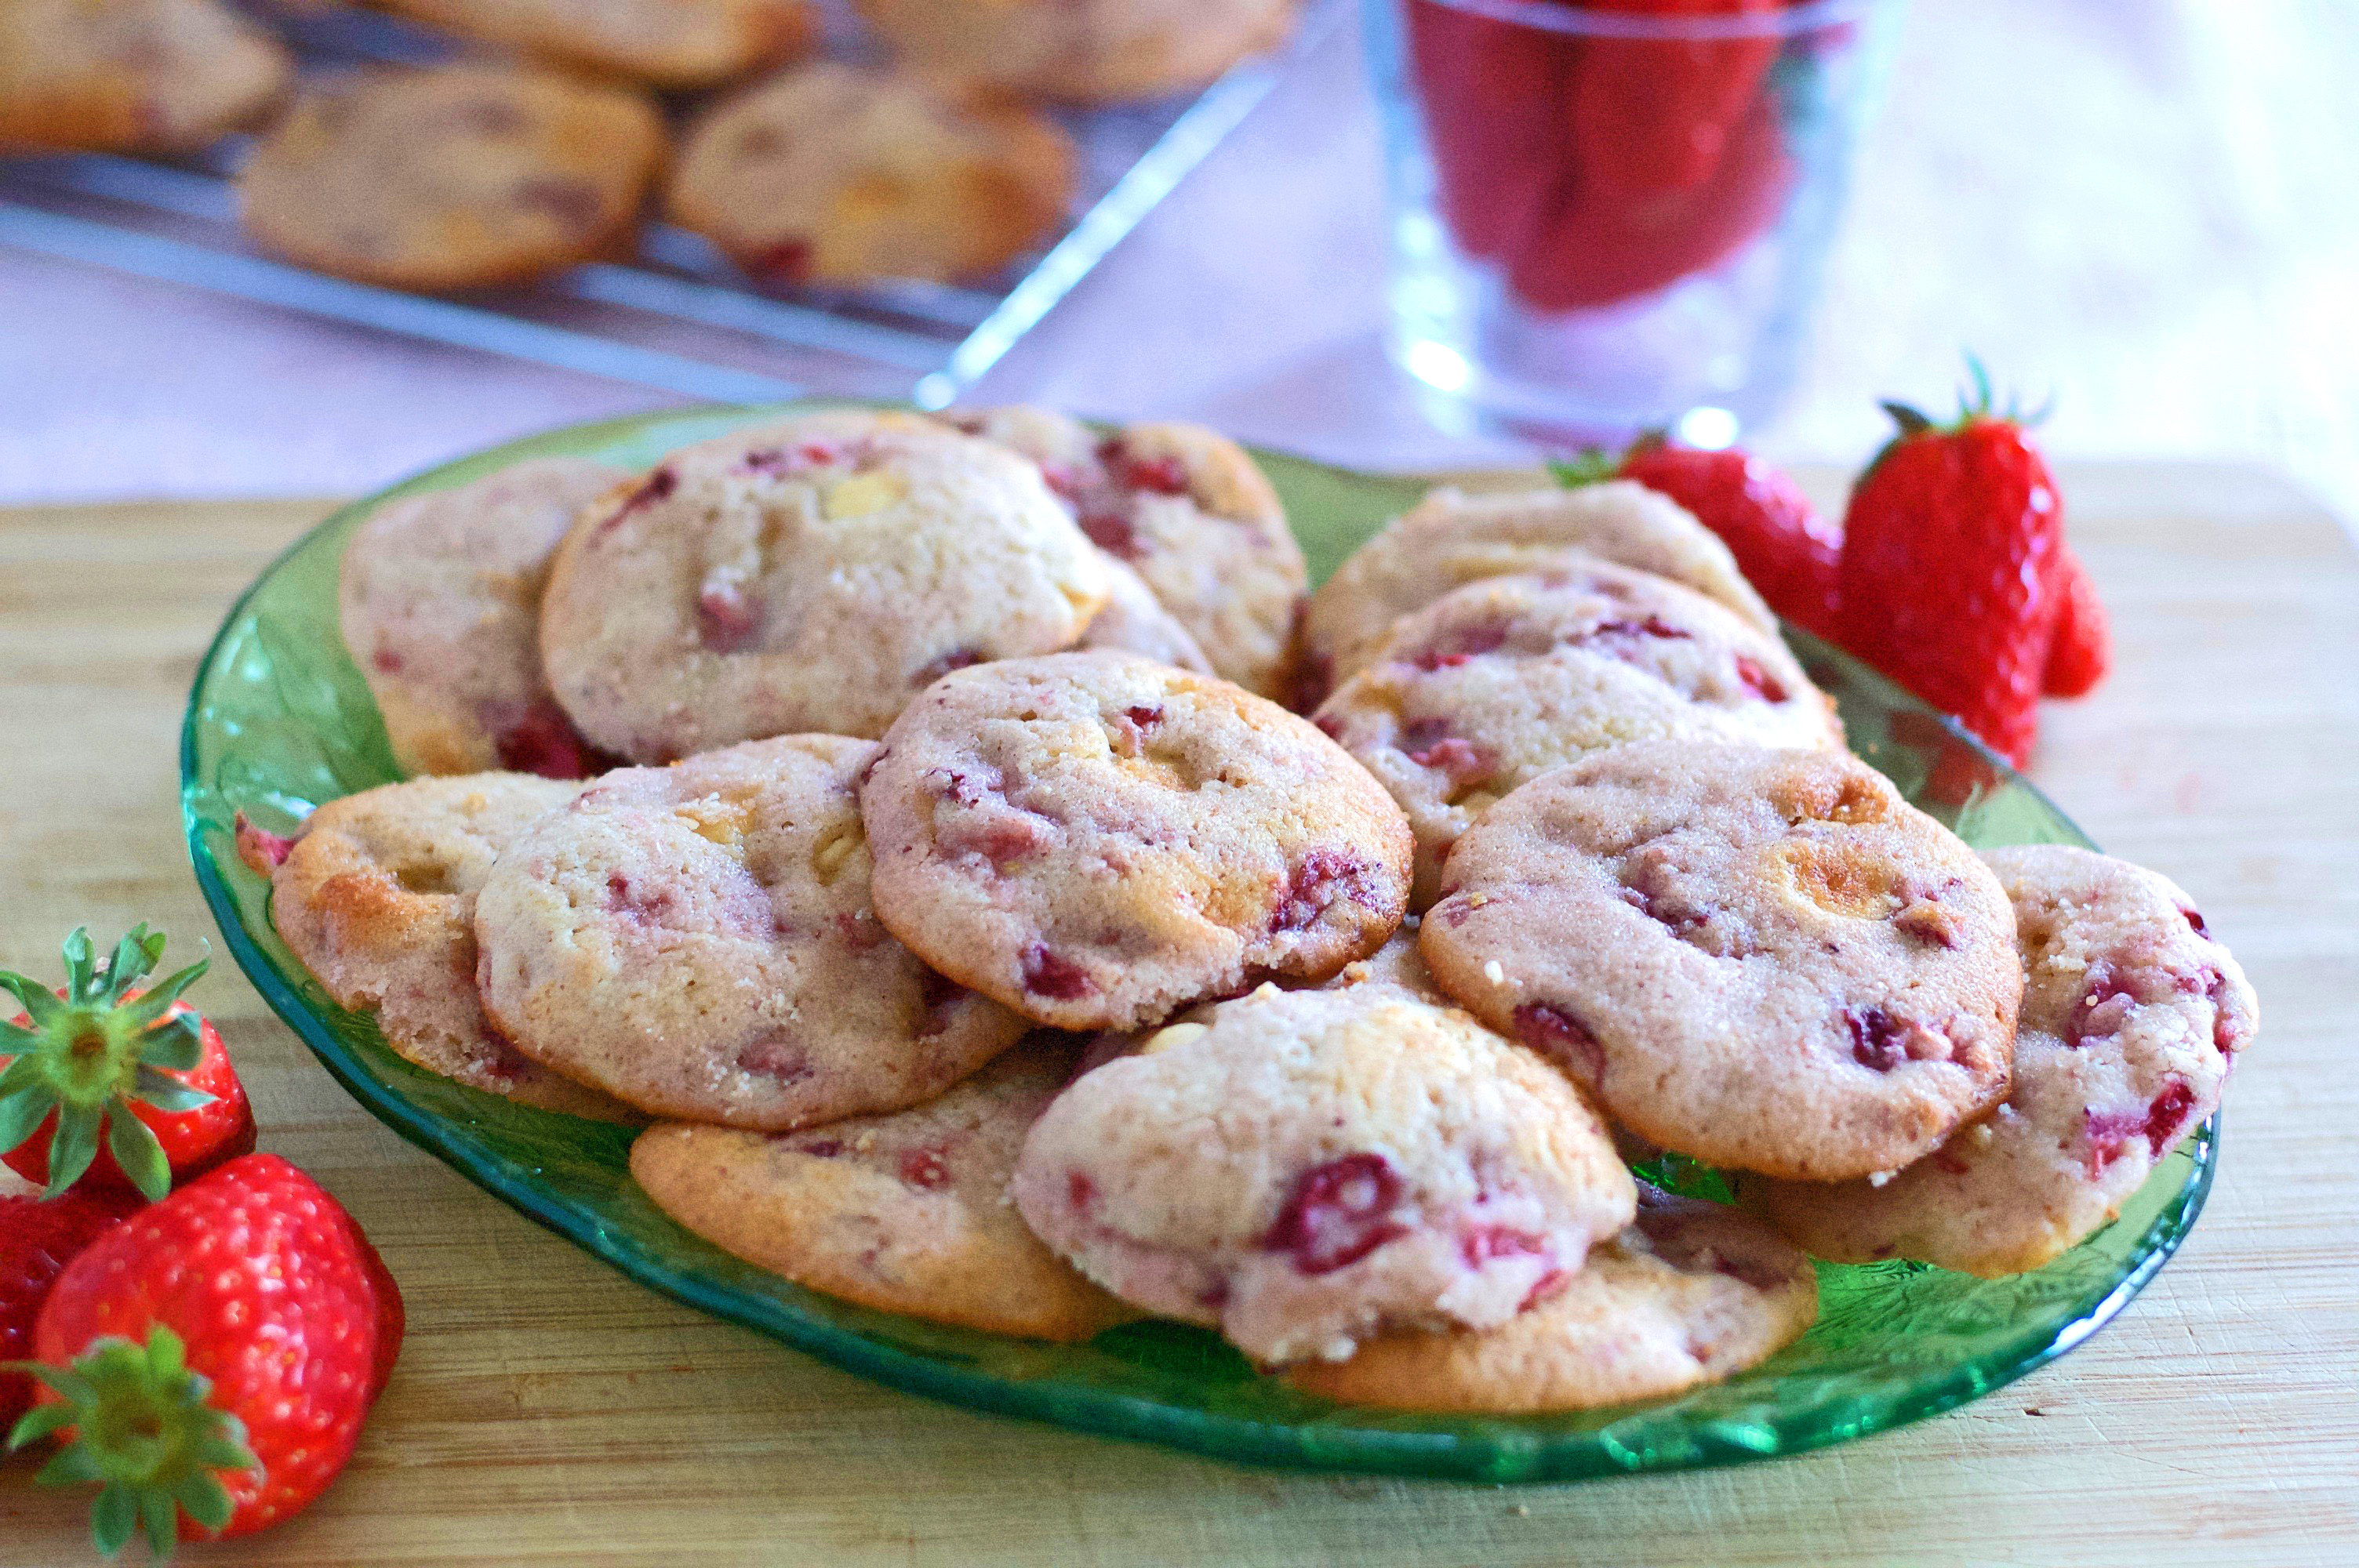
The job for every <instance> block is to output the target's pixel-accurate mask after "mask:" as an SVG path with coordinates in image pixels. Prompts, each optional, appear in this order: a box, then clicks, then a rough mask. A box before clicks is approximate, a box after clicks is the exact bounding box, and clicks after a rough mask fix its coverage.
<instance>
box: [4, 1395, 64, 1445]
mask: <svg viewBox="0 0 2359 1568" xmlns="http://www.w3.org/2000/svg"><path fill="white" fill-rule="evenodd" d="M72 1424H73V1409H72V1407H71V1406H70V1405H35V1406H34V1407H33V1408H32V1409H31V1410H28V1411H26V1412H25V1414H24V1418H23V1419H22V1420H20V1421H19V1422H16V1425H15V1426H14V1427H12V1428H10V1429H9V1432H8V1452H9V1453H11V1454H14V1453H15V1452H16V1450H18V1449H19V1448H25V1447H28V1446H30V1445H31V1444H36V1443H38V1442H39V1441H40V1440H41V1439H43V1438H45V1437H47V1436H49V1434H50V1433H53V1432H55V1431H57V1430H58V1428H60V1427H61V1426H71V1425H72Z"/></svg>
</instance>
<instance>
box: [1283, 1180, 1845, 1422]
mask: <svg viewBox="0 0 2359 1568" xmlns="http://www.w3.org/2000/svg"><path fill="white" fill-rule="evenodd" d="M1818 1313H1819V1281H1818V1275H1817V1272H1816V1271H1814V1270H1813V1269H1812V1268H1811V1267H1810V1260H1809V1259H1808V1258H1805V1257H1803V1256H1802V1254H1801V1253H1799V1252H1798V1251H1796V1250H1795V1249H1793V1248H1792V1247H1790V1246H1788V1244H1787V1243H1786V1242H1784V1241H1783V1240H1781V1239H1779V1238H1778V1237H1777V1235H1776V1234H1775V1233H1773V1232H1771V1231H1770V1230H1768V1229H1767V1227H1764V1226H1762V1225H1761V1224H1760V1223H1759V1222H1757V1221H1756V1220H1752V1219H1748V1218H1747V1217H1745V1216H1744V1215H1741V1214H1737V1213H1735V1212H1734V1211H1733V1210H1730V1209H1726V1208H1723V1207H1721V1206H1719V1205H1717V1204H1708V1203H1699V1202H1697V1201H1695V1200H1694V1199H1692V1198H1679V1197H1673V1196H1671V1195H1669V1194H1668V1193H1664V1192H1659V1191H1658V1190H1657V1189H1655V1188H1653V1187H1648V1186H1641V1187H1640V1188H1639V1189H1638V1216H1637V1218H1636V1220H1634V1221H1633V1222H1632V1223H1631V1225H1630V1227H1629V1228H1627V1229H1625V1230H1624V1231H1623V1232H1622V1233H1621V1234H1620V1235H1618V1236H1615V1237H1614V1238H1612V1239H1610V1240H1606V1241H1601V1242H1599V1243H1598V1244H1597V1245H1596V1246H1595V1247H1593V1248H1591V1249H1590V1251H1589V1258H1588V1260H1587V1261H1586V1262H1584V1263H1583V1264H1582V1267H1581V1271H1580V1272H1578V1273H1576V1274H1574V1275H1573V1276H1572V1277H1571V1279H1570V1280H1567V1281H1565V1282H1564V1286H1563V1288H1562V1289H1561V1290H1560V1291H1558V1292H1556V1293H1555V1294H1554V1295H1551V1296H1549V1298H1548V1299H1547V1300H1546V1301H1543V1302H1541V1303H1538V1305H1536V1306H1534V1307H1533V1308H1532V1309H1531V1310H1530V1311H1529V1312H1527V1313H1521V1314H1517V1316H1515V1317H1513V1318H1511V1319H1509V1320H1508V1321H1507V1322H1506V1323H1505V1324H1503V1325H1500V1326H1499V1327H1497V1328H1492V1329H1485V1330H1484V1331H1482V1332H1480V1333H1471V1332H1468V1331H1466V1330H1463V1329H1460V1330H1456V1331H1452V1332H1448V1333H1441V1334H1432V1333H1426V1334H1394V1335H1386V1336H1384V1337H1383V1338H1380V1339H1375V1340H1372V1341H1370V1342H1369V1343H1368V1344H1366V1345H1364V1346H1361V1347H1360V1349H1359V1351H1358V1353H1357V1354H1355V1355H1354V1356H1353V1357H1352V1358H1351V1359H1350V1360H1348V1361H1339V1362H1320V1361H1307V1362H1303V1363H1301V1364H1299V1365H1297V1366H1295V1367H1292V1368H1288V1372H1287V1376H1288V1379H1289V1380H1290V1381H1291V1382H1292V1383H1293V1384H1294V1386H1295V1387H1297V1388H1299V1389H1301V1390H1304V1391H1306V1392H1308V1393H1313V1394H1321V1395H1323V1396H1325V1397H1326V1398H1328V1399H1331V1400H1342V1401H1343V1402H1344V1403H1347V1404H1355V1405H1376V1406H1380V1407H1387V1408H1391V1409H1395V1410H1430V1411H1567V1410H1589V1409H1593V1408H1594V1407H1596V1406H1599V1405H1618V1404H1627V1403H1630V1402H1632V1401H1633V1400H1658V1399H1665V1398H1668V1397H1669V1396H1670V1395H1673V1394H1677V1393H1681V1392H1684V1391H1685V1390H1689V1389H1692V1388H1695V1387H1697V1386H1698V1385H1700V1384H1703V1383H1712V1382H1718V1381H1719V1380H1720V1379H1723V1378H1726V1377H1728V1376H1729V1375H1730V1374H1731V1373H1734V1372H1741V1371H1743V1370H1744V1369H1745V1368H1747V1367H1751V1366H1755V1365H1756V1364H1758V1363H1759V1362H1761V1361H1764V1360H1767V1358H1768V1357H1770V1356H1772V1355H1774V1354H1776V1353H1777V1351H1778V1350H1781V1349H1783V1348H1784V1347H1785V1346H1788V1345H1790V1344H1792V1343H1793V1342H1794V1341H1795V1340H1797V1339H1799V1338H1800V1337H1801V1336H1802V1334H1803V1332H1804V1331H1805V1330H1806V1329H1808V1328H1809V1327H1810V1325H1811V1324H1812V1323H1813V1322H1814V1321H1816V1319H1817V1317H1818Z"/></svg>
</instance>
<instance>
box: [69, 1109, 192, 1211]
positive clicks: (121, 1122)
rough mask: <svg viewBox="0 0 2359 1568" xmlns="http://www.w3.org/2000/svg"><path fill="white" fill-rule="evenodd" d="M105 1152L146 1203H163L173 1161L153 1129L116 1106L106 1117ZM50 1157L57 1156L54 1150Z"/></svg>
mask: <svg viewBox="0 0 2359 1568" xmlns="http://www.w3.org/2000/svg"><path fill="white" fill-rule="evenodd" d="M106 1152H108V1153H110V1154H112V1155H114V1163H115V1164H116V1166H117V1167H118V1168H120V1169H121V1170H122V1172H123V1173H124V1174H125V1175H126V1176H128V1177H130V1178H131V1184H132V1185H133V1186H135V1187H137V1188H138V1189H139V1195H140V1196H142V1197H144V1198H146V1199H147V1201H148V1202H149V1203H161V1202H163V1201H164V1195H166V1194H167V1193H169V1192H170V1191H171V1190H172V1162H170V1161H169V1160H168V1159H166V1158H165V1157H164V1146H163V1145H162V1144H161V1143H158V1141H156V1134H155V1132H154V1130H151V1129H150V1128H149V1127H148V1125H147V1123H146V1122H144V1121H142V1120H140V1119H138V1118H137V1117H136V1116H134V1115H132V1114H131V1112H130V1111H128V1110H125V1109H123V1108H116V1109H115V1110H114V1112H112V1113H111V1114H110V1115H109V1116H108V1117H107V1119H106ZM50 1157H51V1159H52V1160H54V1159H55V1158H56V1154H55V1151H54V1149H52V1152H51V1156H50Z"/></svg>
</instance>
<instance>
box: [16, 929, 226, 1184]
mask: <svg viewBox="0 0 2359 1568" xmlns="http://www.w3.org/2000/svg"><path fill="white" fill-rule="evenodd" d="M163 956H164V934H163V933H162V932H160V931H150V930H148V929H147V927H146V926H145V925H136V926H134V927H132V929H131V931H130V933H129V934H128V935H125V937H124V938H123V940H122V941H120V942H118V943H116V944H115V945H114V955H113V957H109V958H107V959H105V960H104V961H103V962H101V961H99V960H98V959H97V958H96V957H95V954H94V951H93V949H92V946H91V943H90V933H89V931H88V930H86V929H85V930H77V931H76V932H75V933H74V934H73V935H71V936H69V937H67V938H66V941H65V961H66V984H65V986H64V988H63V989H60V990H58V991H56V992H54V993H53V992H51V991H50V990H49V988H47V987H46V986H43V985H40V984H39V983H38V982H37V981H34V980H30V979H27V978H26V977H24V976H23V975H18V974H12V973H10V972H8V971H6V970H0V989H5V990H7V991H9V992H11V993H12V994H14V995H15V997H16V1000H18V1001H20V1002H22V1003H24V1005H25V1009H26V1011H25V1013H23V1014H21V1015H19V1016H18V1017H17V1019H16V1022H14V1023H4V1024H0V1060H6V1062H7V1066H6V1068H5V1071H0V1150H5V1151H6V1153H5V1155H0V1159H5V1161H6V1162H7V1165H8V1168H9V1169H10V1170H12V1171H15V1172H16V1173H17V1174H18V1175H20V1176H23V1177H24V1178H25V1179H26V1180H27V1181H29V1182H33V1183H36V1184H41V1185H44V1186H46V1187H47V1188H48V1190H49V1195H50V1196H53V1197H54V1196H55V1195H58V1194H59V1193H61V1192H63V1191H65V1190H66V1189H67V1188H68V1187H71V1186H73V1185H74V1184H77V1183H80V1184H82V1185H84V1186H88V1187H95V1188H112V1189H116V1190H120V1191H126V1192H127V1191H132V1190H135V1189H136V1191H138V1192H140V1193H142V1194H144V1195H147V1197H149V1198H151V1199H154V1198H160V1197H162V1196H163V1195H165V1194H166V1193H167V1192H168V1191H170V1190H171V1188H172V1187H173V1186H174V1185H175V1184H178V1183H180V1182H185V1181H187V1180H189V1179H190V1177H192V1176H197V1175H201V1174H202V1173H205V1172H207V1171H210V1170H212V1168H213V1167H214V1166H216V1165H218V1164H220V1163H222V1162H223V1161H225V1160H232V1159H235V1158H236V1157H237V1156H238V1155H240V1154H244V1153H246V1152H249V1151H251V1150H252V1149H253V1148H254V1111H253V1108H251V1107H249V1106H248V1105H247V1104H246V1099H245V1086H244V1085H243V1084H241V1083H239V1082H238V1077H237V1072H236V1070H235V1069H234V1068H233V1067H232V1066H231V1065H230V1061H229V1054H228V1053H227V1052H226V1051H224V1050H223V1048H222V1042H221V1035H220V1034H219V1033H216V1032H215V1030H214V1029H213V1026H212V1024H210V1023H208V1022H205V1021H204V1020H203V1019H201V1018H200V1017H198V1016H197V1014H196V1011H194V1010H193V1009H191V1008H190V1007H189V1006H188V1005H187V1004H186V1003H184V1002H182V1001H180V1000H179V995H180V993H181V992H182V991H184V990H186V989H189V987H190V985H192V984H194V983H195V981H196V979H197V978H198V977H199V976H201V975H202V974H203V973H204V972H205V963H204V960H202V959H200V960H198V961H197V962H196V963H193V964H191V965H190V966H189V967H188V968H185V969H182V970H180V971H179V973H178V974H174V975H170V976H168V977H167V978H165V979H161V980H158V982H156V983H155V984H154V985H152V986H142V985H141V984H140V983H139V982H140V981H141V980H143V979H146V978H147V975H148V974H149V973H150V972H151V971H152V970H153V969H154V968H156V961H157V960H158V958H160V957H163ZM102 1135H103V1137H104V1139H105V1147H104V1148H101V1147H100V1142H99V1141H100V1138H101V1136H102Z"/></svg>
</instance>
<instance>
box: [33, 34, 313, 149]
mask: <svg viewBox="0 0 2359 1568" xmlns="http://www.w3.org/2000/svg"><path fill="white" fill-rule="evenodd" d="M294 72H295V62H294V59H293V58H292V57H290V56H289V55H288V52H287V50H286V49H284V48H283V47H282V46H281V45H280V44H279V42H278V40H277V39H276V38H272V37H271V36H270V35H269V34H268V33H266V32H265V31H263V30H262V29H261V28H260V27H255V25H254V24H253V23H252V22H250V21H248V20H246V19H245V17H244V16H239V15H238V14H237V13H236V12H235V11H233V10H231V9H230V8H229V7H228V6H226V5H220V4H217V3H216V0H109V3H107V4H103V5H93V4H92V0H9V3H8V4H6V5H0V148H5V147H12V146H14V147H57V148H77V149H84V150H89V151H93V152H158V153H173V152H193V151H195V150H196V149H197V148H199V147H202V146H207V145H208V144H210V143H212V142H213V141H216V140H218V139H219V138H220V137H222V136H223V135H225V134H227V133H228V132H230V131H233V130H235V129H236V128H237V127H238V126H240V125H243V124H246V123H247V122H249V121H251V120H253V119H254V118H255V116H257V115H259V114H261V113H262V112H263V111H264V110H266V109H267V108H268V107H269V106H270V105H271V104H272V103H275V102H276V101H277V98H278V96H279V94H281V93H282V92H285V91H286V90H287V84H288V81H290V80H292V79H293V76H294Z"/></svg>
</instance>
